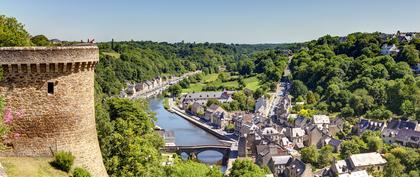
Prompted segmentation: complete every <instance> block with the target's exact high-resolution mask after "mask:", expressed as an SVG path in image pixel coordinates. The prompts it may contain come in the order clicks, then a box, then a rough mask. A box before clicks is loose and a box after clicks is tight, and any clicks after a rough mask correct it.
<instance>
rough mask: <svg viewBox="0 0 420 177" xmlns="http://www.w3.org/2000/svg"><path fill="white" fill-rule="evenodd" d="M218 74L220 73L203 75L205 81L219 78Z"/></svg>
mask: <svg viewBox="0 0 420 177" xmlns="http://www.w3.org/2000/svg"><path fill="white" fill-rule="evenodd" d="M217 76H219V74H218V73H213V74H207V75H205V76H204V77H203V83H209V82H213V81H215V80H217Z"/></svg>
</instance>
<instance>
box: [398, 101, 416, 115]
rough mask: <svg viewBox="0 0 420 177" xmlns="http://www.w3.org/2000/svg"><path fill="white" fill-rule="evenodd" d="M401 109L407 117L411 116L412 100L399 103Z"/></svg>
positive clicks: (412, 110) (413, 111)
mask: <svg viewBox="0 0 420 177" xmlns="http://www.w3.org/2000/svg"><path fill="white" fill-rule="evenodd" d="M401 111H402V112H403V114H404V115H405V116H407V117H411V116H413V115H414V113H415V107H414V104H413V102H411V101H410V100H404V102H403V103H402V104H401Z"/></svg>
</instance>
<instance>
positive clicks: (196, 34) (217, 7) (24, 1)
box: [0, 0, 420, 44]
mask: <svg viewBox="0 0 420 177" xmlns="http://www.w3.org/2000/svg"><path fill="white" fill-rule="evenodd" d="M0 14H2V15H6V16H11V17H15V18H17V19H18V20H19V21H20V22H21V23H23V24H25V28H26V29H27V30H28V32H29V33H31V34H32V35H37V34H44V35H46V36H47V37H48V38H50V39H52V38H58V39H60V40H76V41H79V40H86V39H88V38H91V39H92V38H93V39H95V40H96V41H110V40H111V39H112V38H113V39H114V40H116V41H123V40H151V41H158V42H163V41H165V42H180V41H185V42H223V43H249V44H255V43H291V42H304V41H309V40H312V39H316V38H318V37H321V36H323V35H327V34H330V35H337V36H343V35H347V34H349V33H353V32H375V31H380V32H386V33H395V32H396V31H397V30H400V31H420V22H419V19H420V0H398V1H395V0H148V1H146V0H119V1H117V0H67V1H64V0H0Z"/></svg>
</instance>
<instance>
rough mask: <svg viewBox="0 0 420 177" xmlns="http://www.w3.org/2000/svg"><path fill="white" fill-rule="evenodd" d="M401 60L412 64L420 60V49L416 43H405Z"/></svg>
mask: <svg viewBox="0 0 420 177" xmlns="http://www.w3.org/2000/svg"><path fill="white" fill-rule="evenodd" d="M399 59H400V61H405V62H407V63H408V64H410V65H415V64H417V63H419V62H420V58H419V51H417V49H416V47H415V46H414V45H405V46H404V47H403V49H402V51H401V54H400V56H399Z"/></svg>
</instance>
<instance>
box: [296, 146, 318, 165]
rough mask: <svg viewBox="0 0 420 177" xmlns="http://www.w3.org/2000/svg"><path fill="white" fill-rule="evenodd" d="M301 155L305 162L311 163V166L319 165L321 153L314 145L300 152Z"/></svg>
mask: <svg viewBox="0 0 420 177" xmlns="http://www.w3.org/2000/svg"><path fill="white" fill-rule="evenodd" d="M300 153H301V155H302V161H303V162H305V163H310V164H317V162H318V157H319V153H318V150H317V149H316V147H315V146H313V145H312V146H309V147H304V148H303V149H302V150H301V151H300Z"/></svg>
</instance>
